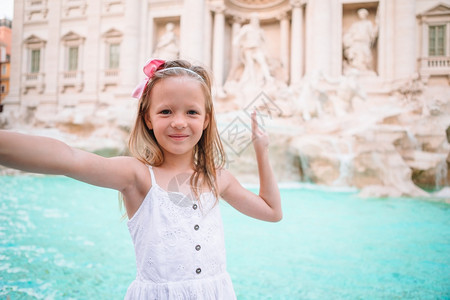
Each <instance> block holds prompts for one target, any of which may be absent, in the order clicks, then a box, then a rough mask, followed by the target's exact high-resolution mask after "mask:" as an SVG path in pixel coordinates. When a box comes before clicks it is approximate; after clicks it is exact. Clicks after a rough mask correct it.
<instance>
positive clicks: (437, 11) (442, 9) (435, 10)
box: [420, 3, 450, 16]
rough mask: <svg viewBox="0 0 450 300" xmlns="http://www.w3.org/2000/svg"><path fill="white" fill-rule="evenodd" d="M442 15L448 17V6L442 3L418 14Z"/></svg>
mask: <svg viewBox="0 0 450 300" xmlns="http://www.w3.org/2000/svg"><path fill="white" fill-rule="evenodd" d="M442 15H450V6H448V5H446V4H443V3H439V4H437V5H435V6H433V7H432V8H430V9H428V10H426V11H424V12H423V13H421V14H420V16H442Z"/></svg>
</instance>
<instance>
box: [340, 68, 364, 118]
mask: <svg viewBox="0 0 450 300" xmlns="http://www.w3.org/2000/svg"><path fill="white" fill-rule="evenodd" d="M359 75H360V71H359V70H357V69H351V70H349V71H348V72H347V75H345V76H342V78H341V79H340V81H339V85H338V88H337V91H336V96H337V98H338V101H340V104H341V105H342V104H343V107H342V106H341V110H338V112H339V111H340V112H341V113H338V115H339V114H342V110H343V111H344V112H351V111H353V110H354V105H353V104H354V101H355V99H356V98H359V99H361V100H366V98H367V95H366V93H365V91H364V90H363V89H362V87H361V85H360V83H359V80H358V78H359Z"/></svg>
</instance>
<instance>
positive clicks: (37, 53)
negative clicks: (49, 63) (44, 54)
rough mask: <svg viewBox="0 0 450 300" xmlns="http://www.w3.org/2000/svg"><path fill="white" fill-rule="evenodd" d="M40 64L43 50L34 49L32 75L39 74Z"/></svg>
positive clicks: (32, 51) (32, 52)
mask: <svg viewBox="0 0 450 300" xmlns="http://www.w3.org/2000/svg"><path fill="white" fill-rule="evenodd" d="M40 63H41V49H32V50H31V64H30V73H39V70H40Z"/></svg>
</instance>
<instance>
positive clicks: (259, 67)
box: [232, 13, 273, 83]
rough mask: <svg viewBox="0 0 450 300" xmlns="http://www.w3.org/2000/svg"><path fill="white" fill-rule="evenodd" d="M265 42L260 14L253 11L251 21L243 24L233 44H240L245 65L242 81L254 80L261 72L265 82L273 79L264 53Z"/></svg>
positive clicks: (241, 57) (240, 51)
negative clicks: (260, 23)
mask: <svg viewBox="0 0 450 300" xmlns="http://www.w3.org/2000/svg"><path fill="white" fill-rule="evenodd" d="M264 44H265V39H264V31H263V30H262V29H261V27H260V25H259V17H258V14H257V13H252V15H251V17H250V23H249V24H247V25H244V26H242V28H241V30H240V31H239V33H238V34H237V36H236V37H235V38H234V40H233V45H237V46H239V53H240V54H239V55H240V59H241V60H242V63H243V65H244V71H243V73H242V75H241V78H240V82H241V83H250V82H254V80H256V79H258V77H259V76H258V75H260V74H261V75H262V76H263V80H264V83H267V82H270V81H272V80H273V78H272V76H271V75H270V71H269V65H268V63H267V60H266V55H265V53H264ZM232 71H234V70H232Z"/></svg>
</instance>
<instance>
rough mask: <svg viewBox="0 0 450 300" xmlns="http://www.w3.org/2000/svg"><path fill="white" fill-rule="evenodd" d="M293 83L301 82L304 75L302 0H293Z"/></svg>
mask: <svg viewBox="0 0 450 300" xmlns="http://www.w3.org/2000/svg"><path fill="white" fill-rule="evenodd" d="M291 5H292V25H291V26H292V30H291V73H290V74H291V76H290V82H291V85H294V84H298V83H300V80H301V78H302V75H303V40H304V39H303V9H302V1H301V0H291Z"/></svg>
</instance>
